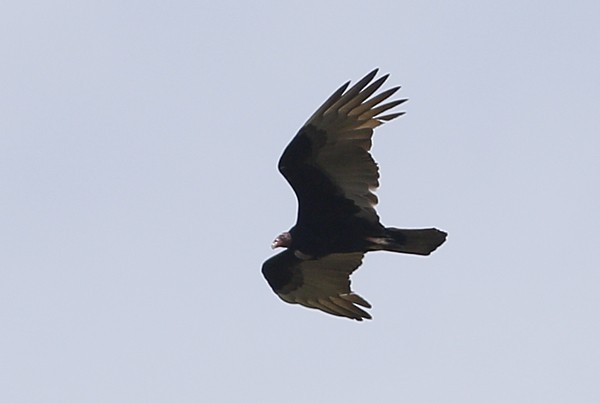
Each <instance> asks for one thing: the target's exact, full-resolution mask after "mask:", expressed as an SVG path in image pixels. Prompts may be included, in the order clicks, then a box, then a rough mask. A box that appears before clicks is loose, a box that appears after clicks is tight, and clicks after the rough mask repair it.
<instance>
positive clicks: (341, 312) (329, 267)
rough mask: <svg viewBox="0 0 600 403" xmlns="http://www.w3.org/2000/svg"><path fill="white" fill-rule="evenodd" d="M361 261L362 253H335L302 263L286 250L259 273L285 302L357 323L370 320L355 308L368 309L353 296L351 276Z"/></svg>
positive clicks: (368, 305)
mask: <svg viewBox="0 0 600 403" xmlns="http://www.w3.org/2000/svg"><path fill="white" fill-rule="evenodd" d="M362 258H363V253H335V254H331V255H327V256H325V257H323V258H320V259H315V260H302V259H299V258H298V257H296V256H295V255H294V251H293V250H290V249H286V250H285V251H283V252H281V253H279V254H277V255H275V256H273V257H272V258H270V259H269V260H267V261H266V262H265V263H264V264H263V267H262V273H263V275H264V276H265V278H266V279H267V282H268V283H269V285H270V286H271V288H272V289H273V291H275V293H276V294H277V295H278V296H279V297H280V298H281V299H282V300H284V301H285V302H289V303H290V304H300V305H304V306H306V307H308V308H314V309H320V310H321V311H323V312H326V313H329V314H332V315H336V316H344V317H346V318H350V319H356V320H359V321H360V320H363V319H371V315H369V314H368V313H367V312H365V311H364V310H363V309H361V308H359V307H358V306H357V305H360V306H362V307H365V308H371V305H370V304H369V303H368V302H367V301H365V300H364V299H363V298H362V297H360V296H359V295H357V294H354V293H353V292H352V290H351V289H350V274H351V273H352V272H353V271H354V270H356V269H357V268H358V267H359V266H360V265H361V263H362Z"/></svg>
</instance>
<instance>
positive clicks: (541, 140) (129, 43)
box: [0, 1, 600, 402]
mask: <svg viewBox="0 0 600 403" xmlns="http://www.w3.org/2000/svg"><path fill="white" fill-rule="evenodd" d="M10 3H12V4H10ZM203 3H208V2H196V1H175V2H142V1H129V2H123V1H118V2H117V1H104V2H66V1H54V2H35V1H32V2H28V1H19V2H16V1H13V2H8V4H7V3H6V2H5V3H4V4H3V5H2V6H0V52H1V60H2V62H1V63H0V88H1V90H0V187H1V189H2V190H1V192H0V276H1V277H0V320H1V330H0V401H2V402H166V401H170V402H236V401H237V402H240V401H257V402H258V401H260V402H281V401H286V402H308V401H313V402H367V401H372V402H375V401H377V402H566V401H573V402H598V401H600V382H598V375H599V374H600V347H599V343H598V340H600V323H599V306H600V294H599V292H598V287H599V285H600V274H599V270H600V259H599V258H598V253H597V248H598V241H599V240H600V239H599V238H600V237H599V236H598V231H599V229H598V228H599V226H600V209H599V208H598V206H599V205H600V195H599V193H600V191H599V186H598V185H599V182H600V181H599V174H598V172H599V163H598V160H599V159H600V141H599V140H598V138H599V135H600V123H599V122H600V120H599V118H598V113H599V111H600V102H599V95H598V94H600V78H599V76H598V74H599V71H600V56H599V55H600V40H599V38H600V24H599V23H598V16H599V15H600V5H599V4H600V3H598V2H597V1H575V2H558V1H549V2H548V1H547V2H542V1H538V2H534V1H529V2H523V1H504V2H475V1H473V2H461V3H460V4H456V3H450V2H423V1H418V2H417V1H414V2H396V1H387V2H384V1H381V2H360V3H358V2H336V1H331V2H310V1H303V2H273V1H270V2H269V1H266V2H252V3H251V2H246V3H242V2H225V1H223V2H210V5H207V4H203ZM374 67H380V68H381V69H382V72H383V73H387V72H389V73H391V78H390V79H389V81H388V86H387V87H386V88H389V87H391V86H394V85H402V86H403V88H402V90H401V92H400V95H401V96H402V97H408V98H410V101H409V102H408V103H406V104H404V105H403V108H404V110H406V111H407V114H406V115H405V116H403V117H402V118H399V119H397V120H394V121H393V122H390V123H389V124H386V125H384V126H383V127H381V128H379V129H377V131H376V133H375V141H374V149H373V154H374V157H375V159H376V160H377V161H378V162H379V165H380V168H381V188H380V190H379V192H378V195H379V198H380V205H379V208H378V211H379V213H380V215H381V217H382V220H383V222H384V223H385V224H387V225H393V226H398V227H428V226H436V227H438V228H441V229H444V230H446V231H448V232H449V238H448V241H447V243H446V244H445V245H444V246H443V247H442V248H440V249H439V250H438V251H436V252H435V253H434V254H433V255H432V256H430V257H428V258H421V257H414V256H405V255H397V254H391V253H379V254H370V255H369V256H368V257H367V259H366V261H365V263H364V264H363V266H362V268H361V269H360V270H359V271H358V272H357V273H356V274H355V275H354V276H353V278H352V280H353V283H352V284H353V288H354V289H355V290H356V291H357V292H358V293H360V294H361V295H362V296H364V297H365V298H366V299H367V300H369V301H370V302H371V303H372V304H373V305H374V308H373V309H372V311H371V313H372V314H373V316H374V320H373V321H370V322H366V323H357V322H353V321H350V320H347V319H340V318H335V317H330V316H327V315H325V314H322V313H320V312H317V311H312V310H308V309H304V308H301V307H298V306H292V305H288V304H284V303H283V302H281V301H280V300H279V299H278V298H277V297H276V296H275V295H274V294H273V293H272V292H271V290H270V288H269V287H268V285H267V284H266V282H265V281H264V279H263V278H262V275H261V273H260V267H261V264H262V262H263V261H264V260H265V259H267V258H268V257H269V256H271V255H272V253H273V252H272V251H271V250H270V248H269V245H270V242H271V241H272V239H273V237H274V236H275V235H277V234H278V233H279V232H281V231H283V230H286V229H288V228H289V227H290V226H291V225H293V223H294V220H295V214H296V200H295V197H294V195H293V193H292V190H291V188H290V187H289V186H288V184H287V183H286V182H285V181H284V179H283V178H282V177H281V176H280V175H279V173H278V172H277V170H276V163H277V160H278V158H279V156H280V154H281V152H282V150H283V148H284V147H285V145H286V144H287V143H288V142H289V141H290V139H291V138H292V136H293V135H294V134H295V132H296V131H297V129H298V128H299V127H300V126H301V125H302V123H304V121H305V120H306V119H307V118H308V117H309V116H310V115H311V114H312V112H313V111H314V110H315V109H316V108H317V107H318V106H319V105H320V103H321V102H322V101H324V100H325V98H326V97H327V96H328V95H330V93H331V92H333V90H335V89H336V88H337V87H338V86H339V85H341V84H342V83H343V82H345V81H346V80H349V79H352V80H353V81H354V80H357V79H359V78H361V77H362V76H363V75H364V74H366V73H367V72H368V71H370V70H371V69H372V68H374Z"/></svg>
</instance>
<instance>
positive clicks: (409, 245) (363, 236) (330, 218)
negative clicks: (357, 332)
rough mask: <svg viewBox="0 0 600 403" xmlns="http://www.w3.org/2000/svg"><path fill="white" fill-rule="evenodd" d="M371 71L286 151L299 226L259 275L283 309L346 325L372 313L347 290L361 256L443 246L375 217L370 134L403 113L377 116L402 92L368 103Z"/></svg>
mask: <svg viewBox="0 0 600 403" xmlns="http://www.w3.org/2000/svg"><path fill="white" fill-rule="evenodd" d="M376 74H377V70H374V71H372V72H371V73H369V74H368V75H367V76H365V77H364V78H363V79H362V80H360V81H359V82H358V83H357V84H355V85H354V86H353V87H352V88H350V89H348V90H347V91H346V88H347V87H348V85H349V83H346V84H344V85H343V86H342V87H340V88H339V89H338V90H337V91H336V92H335V93H333V94H332V95H331V96H330V97H329V99H328V100H327V101H325V103H324V104H323V105H322V106H321V107H320V108H319V109H318V110H317V111H316V112H315V113H314V114H313V116H312V117H311V118H310V119H309V120H308V121H307V122H306V124H305V125H304V126H303V127H302V128H301V129H300V131H299V132H298V134H297V135H296V136H295V137H294V138H293V139H292V141H291V142H290V144H289V145H288V146H287V147H286V149H285V151H284V152H283V155H282V156H281V159H280V160H279V171H280V172H281V173H282V174H283V176H284V177H285V178H286V179H287V181H288V182H289V183H290V185H291V186H292V188H293V189H294V192H295V193H296V196H297V199H298V216H297V221H296V225H294V227H292V228H291V229H290V230H289V231H288V232H285V233H283V234H281V235H280V236H279V237H277V238H276V239H275V241H274V242H273V247H286V248H287V250H285V251H283V252H281V253H279V254H278V255H275V256H273V257H272V258H270V259H269V260H267V261H266V262H265V263H264V264H263V268H262V272H263V274H264V276H265V278H266V279H267V281H268V283H269V285H270V286H271V287H272V288H273V290H274V291H275V292H276V293H277V294H278V295H279V297H280V298H282V299H283V300H284V301H286V302H290V303H298V304H302V305H304V306H307V307H310V308H316V309H320V310H322V311H324V312H327V313H330V314H333V315H337V316H345V317H348V318H351V319H356V320H362V319H363V318H364V319H370V318H371V316H370V315H369V314H368V313H367V312H365V311H364V310H363V309H361V308H359V307H358V306H357V305H359V306H362V307H365V308H370V307H371V306H370V305H369V303H368V302H367V301H365V300H364V299H363V298H361V297H360V296H358V295H357V294H354V293H353V292H352V291H351V290H350V278H349V277H350V274H351V273H352V272H353V271H354V270H356V269H357V268H358V267H359V266H360V264H361V263H362V258H363V256H364V254H365V253H366V252H369V251H375V250H387V251H392V252H401V253H410V254H417V255H429V254H430V253H431V252H432V251H434V250H435V249H436V248H437V247H438V246H439V245H441V244H442V243H443V242H444V241H445V239H446V233H445V232H443V231H440V230H437V229H435V228H427V229H398V228H386V227H384V226H383V225H382V224H381V223H380V221H379V216H378V215H377V213H376V212H375V208H374V207H375V205H376V204H377V197H376V196H375V194H374V193H373V191H374V190H375V189H376V188H377V187H378V186H379V172H378V168H377V164H376V163H375V161H374V160H373V158H372V157H371V154H370V153H369V150H370V149H371V137H372V135H373V129H374V128H375V127H377V126H379V125H381V124H382V123H384V122H385V121H389V120H392V119H394V118H396V117H398V116H400V115H402V113H390V114H387V115H382V114H383V113H385V112H386V111H388V110H391V109H392V108H394V107H396V106H397V105H399V104H401V103H402V102H404V101H406V100H405V99H402V100H397V101H391V102H388V103H385V104H383V105H380V104H381V103H382V102H383V101H385V100H386V99H387V98H389V97H390V96H392V95H393V94H394V93H395V92H396V91H397V90H398V88H399V87H396V88H392V89H390V90H387V91H384V92H381V93H380V94H378V95H376V96H374V97H372V98H369V97H371V95H373V93H375V92H376V91H377V90H378V89H379V88H380V87H381V85H382V84H383V83H384V81H385V80H386V79H387V77H388V76H387V75H386V76H383V77H381V78H379V79H378V80H375V81H374V82H372V83H371V81H372V80H373V78H374V77H375V75H376Z"/></svg>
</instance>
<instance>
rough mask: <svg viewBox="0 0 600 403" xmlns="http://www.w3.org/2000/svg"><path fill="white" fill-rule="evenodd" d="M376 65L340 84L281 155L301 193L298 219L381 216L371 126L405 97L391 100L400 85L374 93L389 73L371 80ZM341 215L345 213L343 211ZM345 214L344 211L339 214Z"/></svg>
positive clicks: (282, 169)
mask: <svg viewBox="0 0 600 403" xmlns="http://www.w3.org/2000/svg"><path fill="white" fill-rule="evenodd" d="M376 74H377V69H375V70H373V71H372V72H371V73H369V74H367V75H366V76H365V77H364V78H363V79H362V80H360V81H359V82H358V83H356V84H355V85H354V86H353V87H351V88H350V89H348V90H346V89H347V87H348V85H349V84H350V82H347V83H346V84H344V85H342V86H341V87H340V88H339V89H338V90H337V91H336V92H334V93H333V94H332V95H331V96H330V97H329V99H327V101H325V103H324V104H323V105H321V107H319V109H317V111H316V112H315V113H314V114H313V115H312V116H311V117H310V119H308V121H307V122H306V123H305V125H304V126H303V127H302V128H301V129H300V131H299V132H298V134H297V135H296V136H295V137H294V139H293V140H292V141H291V143H290V144H289V145H288V146H287V148H286V149H285V151H284V153H283V155H282V156H281V159H280V160H279V170H280V172H281V173H282V174H283V176H284V177H285V178H286V179H287V181H288V182H289V183H290V185H291V186H292V188H293V189H294V191H295V193H296V195H297V197H298V204H299V208H298V224H300V225H302V221H304V220H307V219H310V217H315V216H319V217H322V216H324V215H326V214H327V213H337V215H338V216H339V215H340V214H342V213H341V212H343V213H345V214H346V215H356V216H359V217H362V218H365V219H367V220H369V221H371V222H374V223H375V222H379V217H378V216H377V213H376V212H375V208H374V207H375V205H376V204H377V197H376V196H375V194H374V193H373V191H374V190H375V189H376V188H377V187H378V186H379V172H378V169H377V164H376V163H375V161H374V160H373V158H372V157H371V154H370V153H369V150H370V149H371V137H372V136H373V129H374V128H375V127H377V126H379V125H381V124H382V123H384V122H385V121H389V120H392V119H394V118H396V117H398V116H400V115H402V114H403V113H402V112H399V113H391V114H386V115H384V113H385V112H386V111H388V110H390V109H392V108H394V107H395V106H397V105H399V104H401V103H402V102H404V101H406V100H405V99H401V100H397V101H391V102H387V103H385V104H383V105H380V104H381V103H382V102H383V101H385V100H386V99H388V98H389V97H390V96H392V95H393V94H394V93H395V92H396V91H397V90H398V89H399V88H400V87H395V88H392V89H389V90H387V91H384V92H381V93H379V94H378V95H376V96H374V97H372V98H370V99H369V97H371V95H373V94H374V93H375V92H376V91H377V90H378V89H379V88H380V87H381V86H382V85H383V83H384V82H385V80H386V79H387V78H388V75H385V76H383V77H380V78H379V79H377V80H375V81H373V82H371V81H372V80H373V79H374V78H375V75H376ZM342 215H343V214H342ZM340 219H344V217H343V216H342V217H340Z"/></svg>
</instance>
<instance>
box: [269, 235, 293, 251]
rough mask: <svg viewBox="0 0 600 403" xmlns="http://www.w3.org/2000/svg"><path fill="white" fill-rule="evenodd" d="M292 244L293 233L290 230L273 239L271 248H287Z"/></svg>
mask: <svg viewBox="0 0 600 403" xmlns="http://www.w3.org/2000/svg"><path fill="white" fill-rule="evenodd" d="M291 244H292V235H291V234H290V233H289V232H284V233H282V234H281V235H279V236H278V237H277V238H275V239H274V240H273V243H272V244H271V249H275V248H287V247H289V246H290V245H291Z"/></svg>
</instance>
